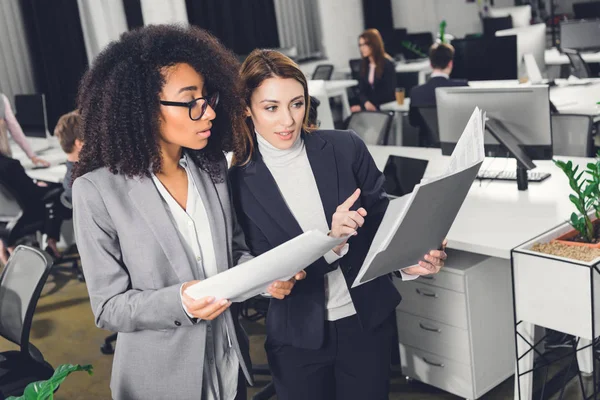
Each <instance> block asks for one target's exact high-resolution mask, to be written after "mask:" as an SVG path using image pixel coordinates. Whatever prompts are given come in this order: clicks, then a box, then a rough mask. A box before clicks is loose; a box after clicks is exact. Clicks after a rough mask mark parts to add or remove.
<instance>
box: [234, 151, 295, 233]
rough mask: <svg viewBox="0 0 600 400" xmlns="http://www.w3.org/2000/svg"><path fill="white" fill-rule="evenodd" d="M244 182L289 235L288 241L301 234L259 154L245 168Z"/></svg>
mask: <svg viewBox="0 0 600 400" xmlns="http://www.w3.org/2000/svg"><path fill="white" fill-rule="evenodd" d="M244 180H245V181H246V183H247V185H248V188H250V191H251V192H252V195H253V196H254V197H255V198H256V200H257V202H258V203H259V204H260V205H261V206H262V207H263V208H264V209H265V210H266V211H267V214H269V215H270V216H271V218H272V219H273V221H275V223H276V224H278V225H279V226H280V227H281V229H283V231H284V232H287V233H288V234H289V235H290V237H289V239H291V238H294V237H296V236H298V235H301V234H302V228H301V227H300V225H299V224H298V221H296V218H294V215H293V214H292V212H291V211H290V209H289V208H288V206H287V204H285V200H284V199H283V196H282V195H281V192H280V191H279V187H278V186H277V183H276V182H275V179H274V178H273V175H271V171H269V168H268V167H267V166H266V164H265V163H264V161H263V159H262V157H261V156H260V154H257V156H256V160H255V161H253V162H252V163H251V164H250V165H248V166H247V167H245V170H244Z"/></svg>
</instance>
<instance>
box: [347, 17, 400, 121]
mask: <svg viewBox="0 0 600 400" xmlns="http://www.w3.org/2000/svg"><path fill="white" fill-rule="evenodd" d="M358 48H359V50H360V55H361V57H362V65H361V67H360V80H359V81H358V87H359V91H360V96H359V97H360V105H354V106H352V108H351V111H352V112H358V111H361V110H368V111H375V110H378V109H379V106H380V105H381V104H383V103H387V102H390V101H393V100H394V98H395V94H394V92H395V90H396V69H395V66H394V61H393V60H392V58H391V57H390V56H389V54H387V53H386V52H385V47H384V45H383V39H381V35H380V34H379V31H378V30H377V29H367V30H366V31H364V32H363V33H361V34H360V36H359V37H358Z"/></svg>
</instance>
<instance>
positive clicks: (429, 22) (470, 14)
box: [392, 0, 482, 37]
mask: <svg viewBox="0 0 600 400" xmlns="http://www.w3.org/2000/svg"><path fill="white" fill-rule="evenodd" d="M418 2H419V5H418V6H417V4H416V3H417V0H392V13H393V17H394V26H395V27H397V28H406V29H408V32H427V31H429V32H433V33H434V34H435V33H437V32H438V31H439V25H440V22H442V20H444V19H445V20H446V23H447V26H446V32H448V33H450V34H452V35H454V36H455V37H462V36H464V35H465V34H467V33H478V32H481V31H482V29H481V22H480V19H479V6H478V5H477V3H467V2H466V1H465V0H418Z"/></svg>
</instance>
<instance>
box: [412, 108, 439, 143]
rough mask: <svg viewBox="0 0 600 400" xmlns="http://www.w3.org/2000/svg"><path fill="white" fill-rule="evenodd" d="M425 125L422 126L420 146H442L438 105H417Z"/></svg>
mask: <svg viewBox="0 0 600 400" xmlns="http://www.w3.org/2000/svg"><path fill="white" fill-rule="evenodd" d="M417 110H418V111H419V114H420V115H421V120H422V121H423V124H424V125H423V126H422V127H421V134H424V136H421V137H420V138H419V146H420V147H436V148H439V147H440V130H439V126H438V118H437V107H436V106H423V107H417Z"/></svg>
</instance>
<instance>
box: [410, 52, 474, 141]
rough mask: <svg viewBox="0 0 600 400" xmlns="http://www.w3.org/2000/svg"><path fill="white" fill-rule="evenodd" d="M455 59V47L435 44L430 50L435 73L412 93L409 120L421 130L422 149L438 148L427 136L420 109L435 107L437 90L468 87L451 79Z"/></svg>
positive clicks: (462, 81)
mask: <svg viewBox="0 0 600 400" xmlns="http://www.w3.org/2000/svg"><path fill="white" fill-rule="evenodd" d="M453 58H454V47H452V45H450V44H447V43H434V44H433V46H431V49H430V50H429V61H430V62H431V68H432V69H433V72H432V73H431V77H430V79H429V81H427V82H426V83H425V84H423V85H421V86H417V87H414V88H413V89H412V90H411V92H410V109H409V112H408V120H409V122H410V124H411V125H412V126H416V127H419V128H420V133H419V145H420V146H422V147H431V146H438V145H439V144H438V143H431V140H430V139H429V138H430V137H431V136H430V135H428V134H427V127H426V125H425V121H423V119H422V117H421V114H419V110H418V107H435V106H436V102H435V89H436V88H439V87H449V86H466V85H467V81H465V80H457V79H450V73H451V72H452V67H453V61H452V60H453Z"/></svg>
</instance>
